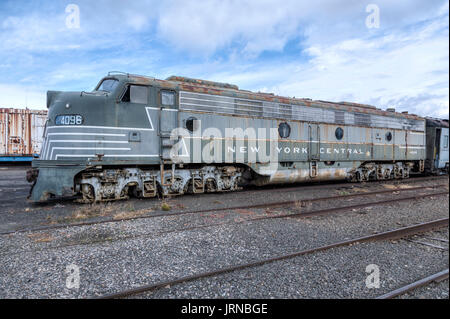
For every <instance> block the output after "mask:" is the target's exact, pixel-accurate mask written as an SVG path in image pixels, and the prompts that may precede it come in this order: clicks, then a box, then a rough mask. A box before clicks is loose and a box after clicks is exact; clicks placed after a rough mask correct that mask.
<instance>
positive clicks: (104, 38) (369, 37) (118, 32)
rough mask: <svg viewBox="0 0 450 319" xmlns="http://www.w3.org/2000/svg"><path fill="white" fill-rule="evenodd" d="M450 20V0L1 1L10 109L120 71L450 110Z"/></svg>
mask: <svg viewBox="0 0 450 319" xmlns="http://www.w3.org/2000/svg"><path fill="white" fill-rule="evenodd" d="M69 4H75V5H77V6H78V8H79V13H80V15H79V18H80V19H79V22H80V25H79V28H68V27H67V25H66V19H67V17H68V16H69V15H70V13H66V7H67V6H68V5H69ZM369 4H375V5H376V6H377V7H378V8H379V27H378V28H368V27H367V25H366V19H367V17H368V16H369V15H370V14H371V12H366V7H367V5H369ZM448 21H449V6H448V1H445V0H444V1H441V0H439V1H438V0H430V1H423V0H417V1H416V0H411V1H404V0H396V1H388V0H383V1H377V0H371V1H354V0H348V1H331V0H330V1H324V0H317V1H298V0H297V1H291V0H285V1H281V2H280V1H267V0H256V1H243V0H241V1H236V0H230V1H227V0H202V1H189V0H183V1H176V0H173V1H163V0H160V1H150V0H149V1H75V0H72V1H17V0H15V1H4V0H0V43H1V46H0V73H1V77H0V93H1V94H0V107H18V108H24V107H26V106H27V107H29V108H33V109H42V108H45V98H46V91H47V90H65V91H74V90H75V91H79V90H91V89H92V88H93V87H94V86H95V84H96V83H97V82H98V81H99V79H100V78H101V77H102V76H104V75H106V73H107V72H108V71H111V70H120V71H125V72H130V73H138V74H144V75H149V76H154V77H157V78H166V77H168V76H170V75H183V76H189V77H196V78H203V79H208V80H215V81H221V82H229V83H233V84H237V85H238V86H239V87H240V88H242V89H248V90H254V91H263V92H274V93H276V94H280V95H285V96H295V97H305V98H312V99H320V100H331V101H351V102H359V103H367V104H372V105H375V106H377V107H380V108H383V109H385V108H387V107H394V108H396V109H397V110H398V111H409V112H410V113H416V114H419V115H423V116H435V117H444V118H448V114H449V110H448V108H449V79H448V78H449V24H448Z"/></svg>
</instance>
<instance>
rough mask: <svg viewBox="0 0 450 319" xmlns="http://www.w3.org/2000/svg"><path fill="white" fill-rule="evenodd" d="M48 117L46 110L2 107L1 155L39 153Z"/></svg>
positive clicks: (0, 118)
mask: <svg viewBox="0 0 450 319" xmlns="http://www.w3.org/2000/svg"><path fill="white" fill-rule="evenodd" d="M46 119H47V111H46V110H29V109H13V108H0V156H31V155H34V154H39V152H40V149H41V146H42V136H43V133H44V127H45V121H46Z"/></svg>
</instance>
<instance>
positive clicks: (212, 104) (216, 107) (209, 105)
mask: <svg viewBox="0 0 450 319" xmlns="http://www.w3.org/2000/svg"><path fill="white" fill-rule="evenodd" d="M243 102H244V103H243ZM246 102H247V103H246ZM250 103H251V104H250ZM231 105H233V107H229V106H231ZM180 110H186V111H203V112H211V113H222V114H235V115H250V116H259V117H264V118H273V119H283V120H296V121H306V122H322V123H330V124H336V125H339V124H341V125H345V124H347V125H362V126H371V127H378V128H392V129H401V130H414V131H420V132H418V133H417V134H424V133H422V132H424V131H425V121H424V120H409V119H406V118H401V117H394V116H392V117H390V116H382V115H376V114H368V113H358V112H351V111H345V110H339V109H326V108H320V107H314V106H312V107H309V106H303V105H297V104H284V103H276V102H268V101H263V100H256V99H255V100H250V99H243V98H237V97H229V96H223V95H212V94H205V93H197V92H195V93H193V92H187V91H180ZM337 116H342V117H343V119H342V120H337Z"/></svg>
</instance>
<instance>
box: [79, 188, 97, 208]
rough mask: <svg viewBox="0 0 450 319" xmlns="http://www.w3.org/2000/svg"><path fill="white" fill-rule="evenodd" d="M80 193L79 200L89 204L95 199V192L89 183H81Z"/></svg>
mask: <svg viewBox="0 0 450 319" xmlns="http://www.w3.org/2000/svg"><path fill="white" fill-rule="evenodd" d="M81 193H82V195H83V198H82V200H81V202H83V203H86V204H91V203H93V202H94V201H95V192H94V187H93V186H92V185H90V184H83V185H81Z"/></svg>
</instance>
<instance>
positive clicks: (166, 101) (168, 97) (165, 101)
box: [161, 91, 175, 106]
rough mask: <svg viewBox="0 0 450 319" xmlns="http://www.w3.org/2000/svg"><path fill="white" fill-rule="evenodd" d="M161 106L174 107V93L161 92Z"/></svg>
mask: <svg viewBox="0 0 450 319" xmlns="http://www.w3.org/2000/svg"><path fill="white" fill-rule="evenodd" d="M161 105H163V106H174V105H175V92H173V91H161Z"/></svg>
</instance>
